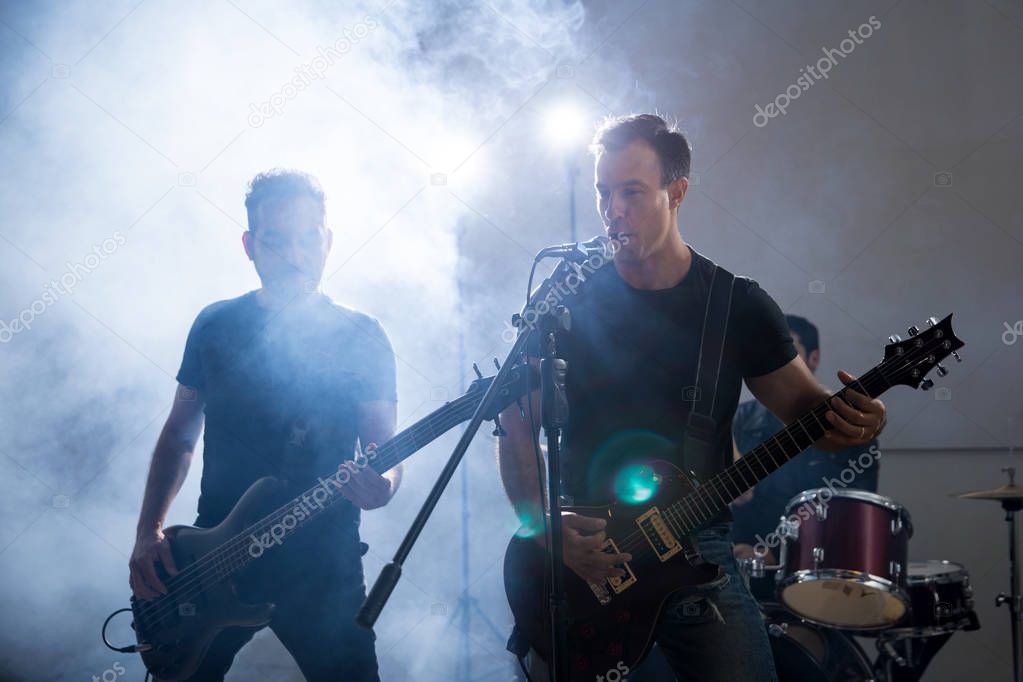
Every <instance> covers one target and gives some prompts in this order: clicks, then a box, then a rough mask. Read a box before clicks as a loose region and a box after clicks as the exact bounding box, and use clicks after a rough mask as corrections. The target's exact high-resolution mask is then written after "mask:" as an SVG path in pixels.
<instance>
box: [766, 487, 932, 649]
mask: <svg viewBox="0 0 1023 682" xmlns="http://www.w3.org/2000/svg"><path fill="white" fill-rule="evenodd" d="M781 528H782V533H781V535H782V540H783V542H782V545H781V557H780V558H779V561H780V564H781V566H782V569H781V571H782V574H781V579H780V580H779V583H778V596H779V599H780V601H781V603H782V604H784V605H785V607H786V608H788V609H790V610H791V611H792V612H793V613H795V614H797V615H799V616H800V617H802V618H804V619H805V620H808V621H810V622H812V623H817V624H819V625H829V626H833V627H838V628H842V629H846V630H864V631H868V630H879V629H884V628H888V627H891V626H892V625H895V624H896V623H897V622H898V621H899V620H900V619H902V618H903V616H905V614H906V611H907V610H908V608H909V599H908V597H907V596H906V592H905V584H906V563H907V562H906V554H907V549H908V544H909V538H910V536H911V535H912V534H913V527H912V524H911V522H910V518H909V512H908V511H906V509H905V508H904V507H903V506H902V505H900V504H898V503H897V502H895V501H894V500H891V499H889V498H887V497H883V496H881V495H877V494H875V493H870V492H866V491H862V490H838V491H835V490H832V489H831V488H820V489H817V490H807V491H804V492H802V493H800V494H799V495H797V496H796V497H794V498H792V499H791V500H790V501H789V503H788V505H787V506H786V508H785V518H784V519H783V521H782V525H781Z"/></svg>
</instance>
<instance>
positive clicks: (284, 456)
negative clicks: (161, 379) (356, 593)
mask: <svg viewBox="0 0 1023 682" xmlns="http://www.w3.org/2000/svg"><path fill="white" fill-rule="evenodd" d="M177 380H178V382H179V383H180V384H182V385H184V386H190V387H194V388H196V389H198V390H199V391H200V392H201V394H202V397H203V399H204V400H205V403H206V406H205V414H206V430H205V435H204V440H203V442H204V449H203V473H202V484H201V485H202V491H201V495H200V498H199V518H198V520H197V521H196V523H197V525H200V526H204V527H209V526H212V525H215V524H217V523H219V522H220V521H221V520H223V519H224V517H225V516H226V515H227V514H228V512H230V510H231V509H232V507H233V506H234V505H235V503H236V502H237V501H238V499H239V498H240V497H241V495H242V493H244V492H245V490H246V489H247V488H248V487H249V486H250V485H251V484H252V483H253V482H254V481H256V480H257V479H259V478H260V477H263V476H277V477H279V478H283V479H286V480H287V482H288V487H287V490H289V491H293V494H297V493H300V492H302V491H304V490H306V489H308V488H309V487H311V486H312V485H313V484H314V483H316V481H317V477H321V476H322V477H324V478H327V477H329V476H331V475H332V474H334V473H336V471H337V467H338V465H339V464H340V463H341V462H342V461H344V460H346V459H351V458H352V457H353V455H354V450H355V443H356V440H357V437H358V434H357V419H356V418H357V415H356V408H357V405H358V403H360V402H365V401H370V400H389V401H396V399H397V397H396V389H395V361H394V353H393V351H392V349H391V344H390V342H389V341H388V338H387V335H386V334H385V333H384V330H383V328H382V327H381V326H380V323H379V322H377V321H376V320H375V319H373V318H372V317H369V316H368V315H364V314H362V313H359V312H356V311H354V310H350V309H348V308H345V307H343V306H340V305H338V304H336V303H334V302H332V301H331V300H330V299H329V298H328V297H327V296H324V295H317V296H316V297H314V298H313V299H312V300H311V301H308V302H307V303H306V304H303V305H292V306H287V307H285V308H284V309H283V310H281V311H280V312H275V311H271V310H268V309H266V308H264V307H263V306H261V305H260V304H259V303H258V301H257V299H256V292H254V291H252V292H249V293H247V294H244V295H242V296H240V297H238V298H234V299H230V300H226V301H219V302H217V303H213V304H212V305H210V306H207V307H206V308H205V309H203V311H202V312H201V313H199V316H198V317H197V318H196V320H195V322H194V323H193V325H192V329H191V331H190V332H189V334H188V340H187V342H186V344H185V352H184V359H183V360H182V363H181V369H180V370H179V371H178V375H177ZM328 518H329V519H330V520H331V522H332V525H335V526H337V527H340V528H341V529H342V530H343V531H345V532H343V533H341V534H340V535H343V537H339V534H338V533H336V532H335V533H334V534H333V537H331V538H330V539H328V541H326V542H322V543H320V545H317V546H318V547H326V548H329V547H337V548H338V549H339V550H343V553H346V554H352V547H353V543H356V544H357V543H358V530H357V528H358V522H359V510H358V508H356V507H355V506H354V505H352V504H351V503H350V502H348V501H347V500H339V501H338V502H337V503H336V504H334V505H332V508H331V510H330V511H329V512H328V513H327V514H325V515H324V519H328ZM314 523H316V524H317V525H318V526H320V527H321V529H322V524H321V523H320V522H319V520H317V521H316V522H314ZM310 525H312V524H310ZM308 535H309V533H307V532H306V531H304V530H303V532H301V533H297V534H296V535H295V538H294V540H293V541H289V543H288V544H293V543H294V544H296V545H302V544H303V540H304V539H305V538H306V537H307V536H308ZM315 540H316V539H315V538H308V539H306V540H305V541H306V542H310V541H315ZM289 553H290V552H289ZM329 553H330V552H327V554H329ZM317 554H318V555H319V556H323V552H322V551H320V550H318V551H317ZM354 556H355V557H358V553H357V552H356V553H354Z"/></svg>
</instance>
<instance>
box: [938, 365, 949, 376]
mask: <svg viewBox="0 0 1023 682" xmlns="http://www.w3.org/2000/svg"><path fill="white" fill-rule="evenodd" d="M946 374H948V370H947V369H945V366H944V365H938V376H939V377H943V376H945V375H946Z"/></svg>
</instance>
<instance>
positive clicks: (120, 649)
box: [100, 608, 152, 682]
mask: <svg viewBox="0 0 1023 682" xmlns="http://www.w3.org/2000/svg"><path fill="white" fill-rule="evenodd" d="M125 611H131V609H129V608H123V609H117V610H116V611H114V612H113V613H111V614H110V615H109V616H107V619H106V620H105V621H103V627H102V628H101V629H100V637H101V638H102V639H103V644H105V645H106V647H107V648H108V649H111V650H113V651H116V652H117V653H119V654H134V653H138V652H139V651H148V650H149V645H148V644H143V645H139V644H132V645H129V646H114V645H113V644H111V643H110V640H108V639H107V625H109V624H110V621H111V620H113V618H114V616H116V615H117V614H119V613H124V612H125ZM151 675H152V673H150V672H149V669H148V668H147V669H146V676H145V678H143V680H142V682H149V678H150V677H151Z"/></svg>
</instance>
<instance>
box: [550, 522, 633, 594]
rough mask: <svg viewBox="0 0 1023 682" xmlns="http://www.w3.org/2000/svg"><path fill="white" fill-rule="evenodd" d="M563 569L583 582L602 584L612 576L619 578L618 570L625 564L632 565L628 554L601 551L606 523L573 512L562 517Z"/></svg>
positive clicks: (621, 574) (605, 536)
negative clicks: (565, 567)
mask: <svg viewBox="0 0 1023 682" xmlns="http://www.w3.org/2000/svg"><path fill="white" fill-rule="evenodd" d="M561 524H562V533H563V539H564V542H563V545H564V553H565V556H564V559H565V565H566V566H568V567H569V568H571V569H572V570H573V571H575V573H576V575H578V576H579V577H580V578H582V579H583V580H586V581H588V582H592V583H601V582H603V581H604V580H605V579H607V578H610V577H612V576H618V577H622V576H624V575H625V571H624V570H622V569H621V568H618V566H620V565H621V564H623V563H625V562H626V561H632V555H631V554H627V553H626V554H609V553H607V552H604V551H603V549H602V547H603V546H604V541H605V540H606V539H607V535H606V534H605V533H604V527H605V526H606V525H607V521H605V520H604V519H598V518H593V517H591V516H580V515H579V514H575V513H573V512H563V513H562V515H561Z"/></svg>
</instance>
